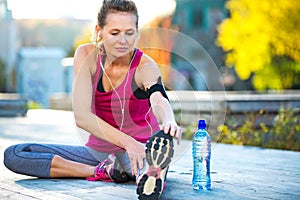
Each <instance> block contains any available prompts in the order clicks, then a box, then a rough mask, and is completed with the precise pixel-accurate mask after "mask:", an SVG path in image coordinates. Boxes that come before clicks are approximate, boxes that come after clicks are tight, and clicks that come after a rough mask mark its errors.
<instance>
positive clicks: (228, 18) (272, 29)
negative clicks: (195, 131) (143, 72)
mask: <svg viewBox="0 0 300 200" xmlns="http://www.w3.org/2000/svg"><path fill="white" fill-rule="evenodd" d="M101 2H102V1H101V0H89V1H85V0H76V1H72V0H51V1H49V0H0V93H2V97H4V96H5V94H17V95H18V98H26V99H27V100H28V108H54V109H55V108H56V109H66V110H68V109H71V105H70V103H71V100H70V99H71V92H72V80H73V77H72V76H73V71H72V70H73V68H72V64H73V63H72V62H73V61H72V57H73V55H74V51H75V49H76V48H77V47H78V45H80V44H83V43H88V42H90V41H91V36H92V32H93V31H92V30H93V28H94V25H95V18H96V15H97V10H98V8H99V6H100V4H101ZM135 2H136V5H137V7H138V9H139V15H140V27H141V28H145V27H160V28H166V29H170V30H174V31H176V32H180V33H183V34H186V35H187V36H188V37H190V38H192V39H193V40H195V41H196V42H197V43H199V44H200V45H202V47H203V48H204V49H205V51H206V52H207V53H208V54H209V56H210V57H211V58H212V59H213V61H214V63H215V65H216V67H217V68H218V71H219V72H220V76H221V80H220V81H221V84H222V85H223V86H224V90H225V91H226V92H227V94H233V93H234V94H248V95H250V94H263V95H265V96H266V95H267V94H270V93H271V94H282V95H283V97H282V96H281V97H278V98H279V99H281V100H282V99H284V101H287V102H288V101H289V100H291V101H293V102H292V103H290V104H289V103H288V104H289V105H291V106H290V107H291V108H293V110H292V111H289V110H288V111H287V110H281V111H280V109H281V107H284V108H285V107H286V104H282V103H279V104H278V105H279V106H277V107H275V108H273V110H268V109H267V108H266V109H265V108H264V107H258V108H256V107H255V105H256V104H258V103H256V102H258V101H259V100H261V99H263V98H264V97H261V96H260V97H259V98H256V100H257V101H255V100H253V98H252V97H249V96H247V98H244V97H243V98H242V97H241V98H240V100H241V104H240V105H239V106H238V107H243V105H245V103H246V102H249V99H252V100H253V102H254V103H253V102H252V103H253V104H251V105H250V109H251V108H253V110H254V111H255V113H254V114H253V113H252V115H251V116H249V117H248V118H246V119H245V118H242V120H241V121H238V120H237V118H235V119H234V120H233V119H228V118H227V119H226V120H227V121H226V122H225V127H223V128H220V131H221V132H222V131H225V132H224V134H230V133H232V134H233V135H234V134H235V135H236V136H234V138H233V139H232V138H231V139H228V138H227V140H228V143H230V142H232V141H233V140H234V141H235V142H236V143H238V144H244V143H246V142H245V141H246V140H247V139H249V138H243V137H244V136H243V135H242V136H241V135H240V134H241V130H242V131H243V130H244V131H245V130H246V132H247V131H248V132H251V131H252V132H253V131H256V130H257V128H259V130H260V133H261V132H263V133H265V132H268V134H269V135H267V136H265V137H264V139H266V138H268V137H269V139H270V131H269V130H268V129H267V128H269V127H270V126H271V125H270V124H272V123H271V122H270V123H269V122H266V123H265V124H261V123H260V122H257V117H256V115H259V116H261V115H263V114H265V113H268V112H270V113H271V112H272V114H273V115H272V120H269V121H272V122H274V121H276V120H275V119H276V116H277V118H279V117H278V115H280V114H281V115H283V116H284V119H282V120H285V121H284V122H281V123H285V122H286V120H290V121H292V122H290V121H289V123H288V125H287V126H288V127H294V128H295V129H293V130H291V131H289V132H292V133H293V136H291V138H294V139H293V140H295V141H298V144H299V143H300V135H299V132H300V125H299V123H300V122H299V121H300V120H299V101H300V100H299V95H298V96H297V95H296V96H291V95H293V94H299V91H298V90H299V89H300V40H299V38H300V32H299V30H300V23H299V21H300V1H295V0H276V1H274V0H263V1H261V0H151V1H145V0H135ZM141 34H142V37H143V38H144V40H143V41H141V42H140V43H139V44H138V45H140V46H144V45H145V44H144V43H143V42H145V41H146V42H147V41H148V42H149V41H152V42H158V43H162V44H163V45H165V46H166V47H167V49H172V48H181V46H179V45H180V44H178V43H176V41H174V40H173V39H172V37H170V35H155V34H152V35H149V34H148V35H147V34H145V35H144V36H143V31H141ZM182 48H184V49H183V51H185V52H187V53H188V54H189V55H190V56H189V58H192V59H193V60H195V61H196V63H198V65H199V66H197V67H199V68H203V69H204V70H203V74H201V76H199V74H198V73H197V72H196V71H195V66H193V65H192V64H191V63H190V62H189V61H187V60H186V59H184V58H182V57H180V56H179V55H175V54H173V53H172V52H170V51H165V50H162V49H144V51H145V52H146V53H148V54H149V55H150V56H151V57H152V58H153V59H154V60H155V61H156V62H157V63H158V65H159V67H160V69H161V72H162V75H163V80H164V82H165V84H166V86H167V89H168V90H171V91H176V90H178V91H189V90H191V91H208V87H207V84H208V82H210V81H212V87H210V88H209V91H214V90H215V91H218V90H220V87H218V85H216V86H214V85H213V82H214V81H215V82H218V80H215V79H216V77H215V75H213V74H210V68H211V67H213V66H210V65H207V63H205V62H204V61H203V57H204V53H201V52H200V53H199V52H197V51H196V50H195V49H193V48H192V47H185V46H184V45H183V46H182ZM172 71H176V72H178V73H179V74H180V76H179V77H176V81H174V77H173V76H172ZM180 79H182V81H181V80H180ZM289 95H290V96H289ZM272 98H274V99H273V100H274V101H275V100H276V98H277V97H273V96H272V97H270V96H267V97H266V98H265V99H268V101H266V102H265V103H266V104H268V103H269V102H270V101H271V100H272ZM295 102H296V103H295ZM264 105H265V104H264ZM282 105H283V106H282ZM251 106H252V107H251ZM274 109H276V112H275V111H274ZM295 109H296V111H295ZM239 112H240V113H242V114H243V115H244V114H245V113H244V112H245V111H244V110H239ZM284 112H288V113H284ZM227 113H230V111H229V112H227ZM227 116H230V115H228V114H227ZM273 117H274V118H273ZM293 117H296V118H293ZM252 118H253V119H252ZM292 118H293V120H291V119H292ZM238 119H240V118H238ZM259 119H260V118H259ZM187 121H188V120H187ZM249 121H250V122H251V123H252V125H253V127H252V125H251V124H250V125H249V124H247V123H246V122H249ZM264 122H265V121H264ZM257 123H258V124H257ZM291 123H292V124H291ZM264 125H267V126H265V127H264ZM228 127H229V129H228ZM238 127H242V128H243V129H240V131H238V133H234V132H233V131H232V130H233V128H235V130H237V128H238ZM275 128H276V127H275ZM277 129H278V130H274V131H275V132H276V131H277V132H281V130H280V127H277ZM230 130H231V131H230ZM226 131H227V132H226ZM246 132H245V134H248V133H246ZM275 132H274V134H275ZM277 132H276V133H277ZM232 134H231V136H232ZM232 137H233V136H232ZM251 137H253V138H254V139H255V138H256V136H255V135H252V136H251ZM259 137H260V136H259ZM274 137H275V136H274ZM291 138H290V139H291ZM223 139H224V138H223ZM256 139H257V138H256ZM225 140H226V139H224V141H225ZM261 140H262V139H261ZM261 140H260V142H261ZM274 140H276V138H275V139H274ZM289 148H290V149H291V147H289ZM296 148H297V149H298V150H299V149H300V148H299V145H297V147H296ZM294 149H295V148H294Z"/></svg>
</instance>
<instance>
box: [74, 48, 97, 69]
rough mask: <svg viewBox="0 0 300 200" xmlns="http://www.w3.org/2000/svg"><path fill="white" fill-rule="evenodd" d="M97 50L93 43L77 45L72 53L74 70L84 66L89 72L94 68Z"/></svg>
mask: <svg viewBox="0 0 300 200" xmlns="http://www.w3.org/2000/svg"><path fill="white" fill-rule="evenodd" d="M96 60H97V51H96V48H95V46H94V45H93V44H83V45H80V46H78V47H77V49H76V52H75V55H74V68H75V70H78V69H81V68H82V67H84V66H86V67H87V68H89V70H90V71H91V73H94V72H95V70H96Z"/></svg>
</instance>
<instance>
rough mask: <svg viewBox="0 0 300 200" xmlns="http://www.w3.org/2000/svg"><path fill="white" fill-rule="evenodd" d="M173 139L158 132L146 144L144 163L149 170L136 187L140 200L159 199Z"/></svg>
mask: <svg viewBox="0 0 300 200" xmlns="http://www.w3.org/2000/svg"><path fill="white" fill-rule="evenodd" d="M173 147H174V144H173V138H172V136H170V135H169V134H165V133H164V131H162V130H160V131H158V132H156V133H155V134H154V135H152V136H151V137H150V138H149V140H148V142H147V144H146V149H145V153H146V161H147V163H148V165H149V170H148V172H147V173H146V174H144V175H143V176H142V178H141V179H140V181H139V183H138V186H137V194H138V198H139V199H140V200H146V199H148V200H156V199H159V197H160V195H161V193H162V190H163V185H164V179H165V176H166V172H167V168H168V167H169V164H170V163H171V161H172V157H173V154H174V149H173Z"/></svg>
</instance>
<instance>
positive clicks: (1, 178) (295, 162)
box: [0, 110, 300, 200]
mask: <svg viewBox="0 0 300 200" xmlns="http://www.w3.org/2000/svg"><path fill="white" fill-rule="evenodd" d="M85 137H86V135H85V134H82V133H79V131H78V130H77V129H76V128H75V125H74V120H73V114H72V112H67V111H55V110H29V112H28V115H27V117H20V118H0V160H1V163H0V199H21V200H27V199H28V200H32V199H72V200H73V199H87V200H88V199H116V200H120V199H136V195H135V184H134V183H133V182H132V183H127V184H115V183H102V182H88V181H85V180H79V179H50V180H46V179H36V178H34V177H28V176H23V175H18V174H15V173H13V172H10V171H9V170H7V169H6V168H5V167H4V165H3V162H2V160H3V151H4V149H5V148H6V147H7V146H9V145H11V144H15V143H19V142H51V143H64V144H65V143H68V144H82V143H83V141H84V140H85ZM299 163H300V152H292V151H280V150H272V149H261V148H256V147H242V146H232V145H224V144H214V145H213V150H212V163H211V170H212V174H211V177H212V187H213V189H212V190H211V191H202V192H195V191H193V190H192V188H191V180H192V159H191V148H190V142H189V141H185V142H183V144H182V145H181V146H180V147H177V149H176V155H175V161H174V163H173V164H172V166H171V167H170V171H169V174H168V184H167V189H166V191H165V193H164V194H163V196H162V198H161V199H165V200H166V199H170V200H171V199H172V200H173V199H174V200H176V199H178V200H179V199H180V200H185V199H214V200H215V199H225V200H235V199H288V200H290V199H295V200H296V199H298V200H299V199H300V166H299Z"/></svg>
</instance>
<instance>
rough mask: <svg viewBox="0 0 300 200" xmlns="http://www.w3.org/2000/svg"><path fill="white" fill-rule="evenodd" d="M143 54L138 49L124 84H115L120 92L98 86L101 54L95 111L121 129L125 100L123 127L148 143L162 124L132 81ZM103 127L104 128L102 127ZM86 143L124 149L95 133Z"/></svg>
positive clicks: (109, 149)
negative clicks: (135, 94)
mask: <svg viewBox="0 0 300 200" xmlns="http://www.w3.org/2000/svg"><path fill="white" fill-rule="evenodd" d="M142 55H143V52H141V51H140V50H139V49H136V51H135V53H134V55H133V58H132V61H131V65H130V67H129V69H130V70H129V71H128V73H127V75H126V77H125V79H124V80H123V82H122V83H121V85H119V86H118V87H116V88H115V90H116V92H117V93H118V94H116V92H115V91H113V90H112V91H108V92H100V91H98V90H97V84H98V81H99V77H100V73H101V70H102V68H101V56H98V61H97V70H96V72H95V75H94V77H93V92H94V94H93V95H94V99H93V104H92V105H93V106H92V112H93V113H95V114H96V115H97V116H98V117H100V118H101V119H102V120H104V121H106V122H107V123H109V124H110V125H112V126H113V127H115V128H117V129H119V130H120V126H121V123H122V122H121V121H122V107H121V104H122V106H124V103H125V106H124V120H123V126H122V130H121V131H122V132H124V133H126V134H128V135H130V136H131V137H133V138H134V139H136V140H137V141H140V142H142V143H146V142H147V140H148V139H149V137H150V136H151V135H152V134H153V133H154V132H155V131H157V130H159V124H158V122H157V119H156V117H155V116H154V114H153V112H152V110H151V108H150V106H149V103H148V99H147V98H146V99H137V98H136V97H135V96H134V94H133V90H132V81H134V80H133V79H134V74H135V70H136V68H137V67H138V65H139V63H140V60H141V58H142ZM124 97H125V101H124ZM120 100H121V103H120ZM99 128H100V129H101V127H99ZM86 146H89V147H91V148H93V149H95V150H97V151H100V152H106V153H112V152H115V151H124V149H122V148H120V147H118V146H116V145H113V144H111V143H109V142H107V141H104V140H101V139H99V138H97V137H95V136H94V135H92V134H91V135H90V136H89V139H88V142H87V144H86Z"/></svg>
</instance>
